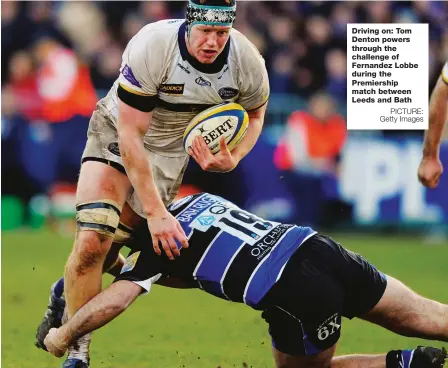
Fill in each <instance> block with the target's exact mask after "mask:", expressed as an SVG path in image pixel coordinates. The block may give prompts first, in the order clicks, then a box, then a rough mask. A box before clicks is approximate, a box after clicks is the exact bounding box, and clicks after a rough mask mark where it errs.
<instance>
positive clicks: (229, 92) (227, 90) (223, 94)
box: [218, 87, 240, 100]
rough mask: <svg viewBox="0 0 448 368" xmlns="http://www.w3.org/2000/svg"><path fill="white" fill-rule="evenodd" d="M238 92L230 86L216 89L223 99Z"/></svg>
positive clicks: (236, 94) (228, 98)
mask: <svg viewBox="0 0 448 368" xmlns="http://www.w3.org/2000/svg"><path fill="white" fill-rule="evenodd" d="M239 93H240V91H238V90H237V89H236V88H232V87H222V88H220V89H219V90H218V94H219V96H220V97H221V98H222V99H223V100H230V99H231V98H233V97H236V96H238V94H239Z"/></svg>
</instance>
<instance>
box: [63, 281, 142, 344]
mask: <svg viewBox="0 0 448 368" xmlns="http://www.w3.org/2000/svg"><path fill="white" fill-rule="evenodd" d="M140 292H141V288H140V286H138V285H136V284H134V283H132V282H130V281H118V282H116V283H114V284H112V285H110V286H109V287H108V288H107V289H105V290H103V291H102V292H101V293H100V294H98V295H97V296H96V297H95V298H93V299H92V300H90V301H89V302H88V303H87V304H85V305H84V306H83V307H82V308H81V309H80V310H79V311H78V312H76V314H75V315H74V316H73V317H72V318H71V319H70V320H68V321H67V323H65V324H64V325H62V326H61V327H60V328H59V330H58V336H59V339H60V340H61V342H62V344H63V345H64V347H68V346H70V345H71V344H72V343H73V342H74V341H76V340H77V339H79V338H80V337H82V336H84V335H85V334H87V333H89V332H92V331H94V330H97V329H98V328H100V327H102V326H104V325H106V324H107V323H109V322H110V321H112V320H113V319H114V318H115V317H117V316H118V315H120V314H121V313H122V312H123V311H124V310H125V309H126V308H128V307H129V305H130V304H131V303H132V302H133V301H134V300H135V299H136V298H137V297H138V295H139V294H140Z"/></svg>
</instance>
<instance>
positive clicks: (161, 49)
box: [100, 19, 269, 157]
mask: <svg viewBox="0 0 448 368" xmlns="http://www.w3.org/2000/svg"><path fill="white" fill-rule="evenodd" d="M185 28H186V27H185V20H182V19H178V20H163V21H159V22H155V23H151V24H148V25H147V26H145V27H144V28H142V29H141V30H140V31H139V32H138V33H137V34H136V35H135V36H134V37H133V38H132V39H131V41H130V42H129V43H128V45H127V47H126V49H125V51H124V53H123V60H122V65H121V68H120V75H119V77H118V79H117V80H116V81H115V83H114V85H113V86H112V88H111V90H110V91H109V93H108V95H107V96H106V97H105V98H104V99H103V100H102V101H100V103H102V104H103V105H105V106H106V108H107V109H108V111H109V112H110V115H111V120H112V122H113V124H116V119H117V101H118V98H119V97H118V94H120V93H121V95H120V96H122V97H120V98H121V99H122V100H123V94H124V95H125V96H124V97H126V101H125V102H126V103H128V104H130V105H131V106H133V107H135V108H138V109H140V110H142V111H151V110H152V109H153V108H154V110H153V117H152V123H151V125H150V128H149V130H148V132H147V133H146V136H145V146H146V148H148V149H151V150H153V151H155V152H158V153H160V154H162V155H165V156H170V157H178V156H183V155H185V154H186V153H185V151H184V150H183V146H182V136H183V133H184V131H185V129H186V127H187V125H188V122H189V121H190V120H191V119H192V118H193V117H194V116H195V115H196V114H198V113H199V112H200V111H202V110H205V109H207V108H209V107H211V106H213V105H217V104H219V103H222V102H224V101H232V102H237V103H239V104H241V105H242V106H243V107H244V108H245V109H246V110H247V111H250V110H255V109H257V108H259V107H261V106H262V105H264V104H265V103H266V102H267V100H268V97H269V80H268V75H267V71H266V67H265V63H264V59H263V57H262V56H261V55H260V53H259V52H258V50H257V49H256V47H255V46H254V45H253V44H252V43H251V42H250V41H249V40H248V39H247V38H246V37H245V36H244V35H243V34H241V33H240V32H238V31H237V30H235V29H232V30H231V32H230V38H229V41H228V42H227V44H226V47H225V49H224V50H223V52H222V53H221V54H220V55H219V56H218V58H217V59H216V61H215V62H214V63H213V64H209V65H206V64H200V63H199V62H198V61H197V60H196V59H194V58H193V57H192V56H191V55H190V54H189V53H188V51H187V48H186V44H185ZM117 91H118V93H117ZM134 98H135V100H136V101H137V102H136V103H135V104H133V103H130V102H129V99H131V100H133V99H134Z"/></svg>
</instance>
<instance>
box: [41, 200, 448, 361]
mask: <svg viewBox="0 0 448 368" xmlns="http://www.w3.org/2000/svg"><path fill="white" fill-rule="evenodd" d="M169 211H170V212H171V214H172V215H173V216H175V217H176V218H177V219H178V220H179V222H180V224H181V226H182V227H183V229H184V231H185V233H186V234H187V235H188V236H189V239H190V247H189V248H188V249H184V250H182V254H181V256H180V257H179V258H177V259H176V260H175V261H174V262H172V261H170V260H168V258H167V257H166V256H165V255H163V256H162V257H159V256H157V255H156V254H155V253H154V252H153V250H152V248H151V235H150V233H149V232H148V228H147V227H146V226H140V227H139V228H136V229H135V234H134V238H133V240H132V241H131V242H130V243H129V244H128V246H129V247H130V248H131V249H132V250H131V253H130V255H129V257H128V258H127V259H126V263H125V264H124V265H123V267H122V269H121V272H120V274H119V276H118V277H117V278H116V279H115V281H114V283H113V284H112V285H111V286H109V287H108V288H107V289H105V290H104V291H103V292H102V293H101V294H99V295H98V296H96V297H95V298H94V299H92V300H91V301H90V302H88V303H87V304H86V305H85V306H84V307H82V308H81V309H80V310H79V311H78V312H77V313H76V314H75V316H74V317H73V318H72V319H70V320H68V322H67V323H66V324H64V325H63V326H62V327H61V328H59V329H52V330H50V333H49V334H48V336H47V338H46V339H45V344H46V346H47V348H48V350H49V351H50V352H51V353H52V354H54V355H56V356H62V355H63V354H64V352H65V350H66V348H67V346H68V345H69V344H70V343H71V342H72V341H74V339H77V338H79V337H81V336H82V335H84V334H85V333H90V332H91V331H93V330H94V329H96V328H99V327H101V326H103V325H104V324H106V323H108V322H109V321H110V320H112V319H113V318H115V317H116V316H118V315H119V314H120V313H121V312H123V311H124V310H125V309H126V308H127V307H128V306H129V305H130V304H131V303H132V302H133V301H134V300H135V299H136V298H137V297H138V296H139V295H140V294H142V293H146V292H150V290H151V285H152V284H154V283H160V284H161V285H165V286H171V287H176V286H177V287H192V288H200V289H201V290H202V291H204V292H206V293H209V294H211V295H214V296H216V297H219V298H222V299H224V300H226V301H231V302H239V303H244V304H246V305H248V306H249V307H251V308H253V309H255V310H258V311H262V317H263V319H264V320H265V321H266V322H267V323H268V324H269V334H270V335H271V338H272V345H273V354H274V359H275V362H276V364H277V367H282V368H299V367H316V368H318V367H322V368H326V367H330V366H331V367H341V368H342V367H344V368H347V367H362V368H368V367H371V368H374V367H375V368H381V367H383V368H384V367H385V368H442V367H443V362H444V360H445V358H446V351H444V350H443V349H437V348H431V347H417V348H416V349H409V350H391V351H389V352H388V353H387V354H377V355H361V354H358V355H347V356H339V357H333V355H334V353H335V348H336V344H337V342H338V340H339V338H340V336H341V330H342V325H343V322H342V316H344V317H347V318H350V319H351V318H354V317H357V318H361V319H364V320H366V321H369V322H373V323H375V324H378V325H380V326H382V327H385V328H387V329H389V330H391V331H393V332H395V333H398V334H402V335H405V336H413V337H422V338H426V339H431V340H440V341H448V305H444V304H441V303H438V302H436V301H433V300H430V299H426V298H424V297H422V296H420V295H417V294H416V293H415V292H413V291H412V290H410V289H409V288H408V287H406V286H405V285H403V284H402V283H401V282H400V281H398V280H396V279H394V278H393V277H390V276H388V275H385V274H384V273H382V272H380V271H379V270H378V269H377V268H376V267H374V266H373V265H372V264H371V263H369V262H368V261H367V260H366V259H365V258H363V257H362V256H361V255H359V254H356V253H354V252H351V251H350V250H348V249H346V248H344V247H343V246H342V245H340V244H338V243H336V242H335V241H334V240H333V239H331V238H330V237H328V236H325V235H322V234H319V233H317V232H316V231H314V230H313V229H311V228H309V227H306V226H297V225H291V224H281V223H276V222H273V221H266V220H264V219H261V218H259V217H257V216H255V215H253V214H251V213H249V212H247V211H244V210H241V209H240V208H238V207H237V206H235V205H234V204H233V203H231V202H229V201H227V200H225V199H223V198H220V197H217V196H214V195H211V194H207V193H201V194H198V195H194V196H190V197H187V198H184V199H182V200H180V201H178V202H175V203H174V204H173V205H172V206H170V207H169ZM176 281H177V282H178V284H177V285H176V283H175V282H176ZM223 307H224V308H225V306H224V305H223ZM144 319H146V318H145V317H144ZM148 328H149V329H150V328H151V327H150V325H149V326H148ZM172 328H173V329H175V328H176V327H175V326H172ZM127 338H128V339H129V338H131V337H129V336H128V337H127ZM198 343H200V337H198ZM241 343H242V342H241ZM149 349H150V347H149ZM79 358H82V357H81V356H80V357H79ZM142 364H143V365H145V366H151V363H150V362H142ZM216 364H218V362H216ZM80 367H82V366H80Z"/></svg>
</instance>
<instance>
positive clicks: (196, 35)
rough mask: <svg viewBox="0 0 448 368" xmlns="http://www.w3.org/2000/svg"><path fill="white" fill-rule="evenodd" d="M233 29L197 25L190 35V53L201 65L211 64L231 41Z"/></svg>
mask: <svg viewBox="0 0 448 368" xmlns="http://www.w3.org/2000/svg"><path fill="white" fill-rule="evenodd" d="M230 29H231V27H223V26H208V25H196V26H193V28H192V29H191V33H190V40H189V43H187V44H188V46H189V47H188V49H189V50H188V51H189V52H190V54H191V55H192V56H194V57H195V58H196V59H198V61H199V62H200V63H203V64H211V63H213V62H214V61H215V60H216V58H217V57H218V55H219V54H220V53H221V52H222V50H223V49H224V47H225V46H226V43H227V40H228V39H229V35H230Z"/></svg>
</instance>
